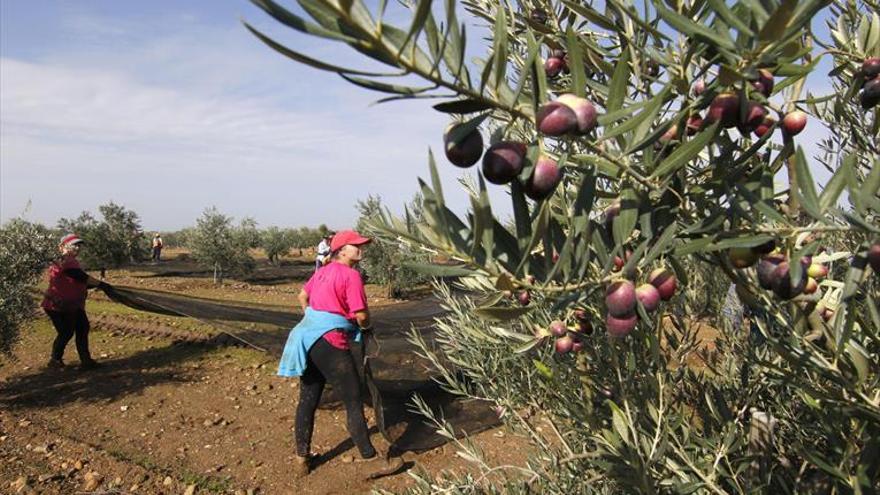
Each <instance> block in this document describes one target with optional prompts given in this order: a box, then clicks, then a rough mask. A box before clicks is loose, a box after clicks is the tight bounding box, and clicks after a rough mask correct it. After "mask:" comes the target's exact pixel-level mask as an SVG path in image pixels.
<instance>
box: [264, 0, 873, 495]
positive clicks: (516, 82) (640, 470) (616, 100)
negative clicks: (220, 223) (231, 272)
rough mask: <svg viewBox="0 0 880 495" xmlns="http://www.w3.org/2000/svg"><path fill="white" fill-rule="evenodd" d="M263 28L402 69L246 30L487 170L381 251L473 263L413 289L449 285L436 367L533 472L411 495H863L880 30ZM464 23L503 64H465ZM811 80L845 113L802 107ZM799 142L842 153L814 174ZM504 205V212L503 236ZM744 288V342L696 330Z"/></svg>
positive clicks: (782, 6) (655, 18) (348, 21)
mask: <svg viewBox="0 0 880 495" xmlns="http://www.w3.org/2000/svg"><path fill="white" fill-rule="evenodd" d="M253 1H254V3H255V4H256V5H258V6H259V7H261V8H262V9H263V10H264V11H265V12H266V13H268V14H269V15H270V16H271V17H273V18H274V19H275V20H277V21H278V22H280V23H282V24H284V25H286V26H288V27H290V28H292V29H295V30H298V31H301V32H303V33H306V34H308V35H311V36H315V37H318V38H321V39H323V40H324V42H326V43H330V42H336V43H339V44H340V45H342V46H345V45H347V46H348V47H350V48H352V49H354V50H355V51H356V52H357V53H359V54H360V55H361V56H362V57H363V58H365V59H371V60H372V61H374V62H375V63H376V64H378V65H379V66H380V67H381V66H385V67H387V68H388V69H387V70H386V71H381V70H364V69H360V68H357V69H355V68H348V67H345V66H343V65H341V64H338V63H335V62H334V61H333V60H328V59H327V57H326V56H325V57H324V58H322V59H321V60H318V59H317V58H314V57H311V56H309V55H307V54H305V53H303V52H302V51H301V50H298V49H297V48H295V47H289V46H285V45H283V44H281V43H279V42H277V41H276V40H274V39H272V38H270V37H268V36H267V35H265V34H264V33H262V32H261V31H259V30H258V29H256V28H254V27H253V26H251V25H250V24H248V25H247V27H248V29H249V30H250V31H251V32H252V33H253V34H254V35H256V36H257V37H258V38H259V39H261V40H262V41H263V42H265V43H266V44H267V45H268V46H269V47H271V48H272V49H274V50H276V51H277V52H279V53H280V54H282V55H284V56H287V57H289V58H291V59H293V60H295V61H296V62H299V63H302V64H306V65H309V66H311V67H314V68H316V69H320V70H324V71H329V72H332V73H336V74H338V75H340V76H341V77H343V78H345V79H346V80H347V81H350V82H351V83H352V84H355V85H357V86H359V87H363V88H367V89H370V90H375V91H378V92H381V93H385V94H386V97H384V98H383V100H382V101H391V100H397V99H428V98H431V99H438V98H439V99H441V100H442V101H440V102H439V103H437V104H435V105H434V107H433V108H434V109H435V110H436V111H439V112H443V113H447V114H450V116H451V119H452V121H453V122H452V124H453V125H451V126H450V127H448V128H447V130H446V131H445V135H444V141H445V149H444V155H445V157H446V159H447V160H448V161H449V162H451V164H452V165H454V166H459V167H470V166H472V165H475V164H476V163H477V162H480V161H481V167H480V174H479V178H478V182H477V184H476V185H475V186H474V187H467V189H468V192H469V194H470V197H471V208H470V211H468V212H467V214H466V215H460V214H458V213H456V212H455V211H453V210H452V209H451V208H450V207H449V206H448V205H447V204H446V200H445V197H444V194H443V186H442V184H441V181H440V179H439V174H438V173H437V164H436V163H435V158H434V157H433V156H429V159H428V161H429V173H430V179H429V180H428V181H420V192H421V194H422V195H423V198H424V201H423V217H424V221H423V222H422V223H421V224H419V225H418V226H415V227H413V226H411V225H408V223H407V222H405V219H399V218H393V217H382V218H379V219H377V220H376V222H375V223H374V226H375V228H376V229H377V230H381V231H382V232H384V234H385V235H386V236H388V237H389V238H394V239H404V240H406V241H407V242H409V243H410V244H411V245H412V246H414V247H417V248H419V249H422V250H426V251H429V252H433V253H436V254H437V255H438V256H442V257H445V258H448V259H451V260H456V261H457V262H458V265H457V266H449V265H443V266H438V265H425V266H424V267H423V270H424V271H425V272H426V273H430V274H433V275H455V276H458V277H459V282H458V283H457V285H458V289H465V290H466V292H465V293H464V295H456V294H460V293H461V291H460V290H459V291H452V290H450V289H449V287H446V286H444V285H442V284H441V285H438V287H437V289H438V291H439V293H440V295H441V296H442V297H443V300H444V303H445V305H446V306H447V307H448V308H449V309H450V313H449V315H448V316H446V317H444V318H441V319H440V320H439V322H438V325H439V332H440V335H439V337H438V338H437V344H436V345H433V346H432V345H427V344H425V343H423V349H422V351H423V353H424V354H425V356H426V357H428V358H430V359H432V361H433V362H434V363H435V365H436V368H437V371H438V372H439V373H441V374H442V376H443V377H445V381H446V385H447V386H448V387H449V388H450V390H453V391H455V392H457V393H459V394H461V395H463V396H466V397H471V398H473V399H475V400H483V401H489V402H491V403H493V404H494V405H495V406H496V407H497V410H498V412H499V415H501V416H502V418H503V419H504V420H505V421H506V422H507V424H508V425H509V426H511V427H512V428H516V429H517V430H519V431H522V432H523V433H524V434H526V435H527V438H529V439H530V441H531V443H532V445H533V447H534V449H533V453H532V455H531V457H530V459H529V463H528V465H527V466H491V465H489V464H488V463H486V462H485V461H484V460H483V459H482V457H481V456H480V455H479V452H478V450H477V449H475V448H474V447H473V446H471V445H470V444H468V443H466V442H462V443H460V445H461V446H462V448H463V449H464V450H465V451H466V453H465V457H466V458H468V459H471V460H472V461H473V462H475V463H476V465H477V466H478V467H479V469H480V471H481V472H480V473H479V474H478V475H466V476H464V477H463V478H456V477H443V478H442V479H439V480H429V479H426V478H422V479H421V480H420V483H419V484H418V485H417V486H416V488H415V489H414V490H415V491H418V492H430V491H435V490H444V491H448V492H450V493H475V492H497V491H501V490H504V491H512V492H520V493H694V492H699V493H792V492H800V493H873V492H874V490H875V489H876V480H877V479H880V455H878V452H880V398H878V394H877V391H878V390H880V356H878V352H880V333H878V329H880V310H878V306H877V301H878V276H877V275H876V272H877V271H878V270H880V259H878V257H880V252H878V251H880V246H878V236H880V220H878V214H880V197H878V188H880V167H878V166H877V165H878V160H880V152H878V148H877V142H878V132H880V121H878V108H877V105H878V102H880V77H878V73H880V59H878V58H877V57H878V55H880V16H878V15H877V11H876V9H877V5H876V3H874V2H873V1H864V0H853V1H843V0H834V1H831V0H803V1H800V2H797V1H795V0H760V1H753V0H739V1H733V2H723V1H712V0H710V1H705V0H681V1H661V0H650V1H646V2H642V3H631V2H620V1H617V0H609V1H605V2H593V1H590V0H587V1H584V2H577V1H571V0H559V1H556V0H554V1H550V0H529V1H519V2H508V1H503V0H502V1H489V0H466V1H463V2H462V3H461V6H459V5H457V4H456V2H454V1H453V0H450V1H447V2H443V5H438V4H436V3H435V2H431V1H430V0H419V1H417V2H406V3H405V4H404V5H406V6H408V7H410V8H411V16H410V17H411V20H410V22H409V23H407V24H406V25H403V26H395V25H392V24H391V23H390V22H388V19H392V18H397V17H398V16H395V15H391V14H390V13H388V12H386V10H387V9H391V8H396V7H397V5H395V4H394V3H393V2H380V3H379V4H378V6H376V7H374V8H373V9H372V10H371V9H370V8H368V7H367V5H366V4H365V3H364V2H362V1H361V0H348V1H344V2H343V1H338V0H299V2H298V3H299V5H300V7H301V9H302V11H303V12H304V14H300V13H299V12H295V11H291V10H288V9H285V8H284V7H282V6H280V5H278V4H277V3H275V2H273V1H272V0H253ZM462 6H463V8H464V10H465V11H466V12H467V13H468V15H469V18H470V19H471V20H472V23H476V24H480V25H481V26H479V27H480V28H481V29H483V28H484V30H483V31H480V33H485V34H486V37H487V38H488V39H489V44H488V46H487V50H486V53H485V55H484V56H482V57H478V58H477V59H476V60H475V61H471V60H470V56H471V53H473V51H474V49H473V48H472V47H469V46H468V43H469V42H471V40H474V39H480V38H481V37H480V36H479V35H477V36H475V35H474V32H475V31H474V30H473V29H471V30H470V31H468V29H467V23H465V22H462V20H461V19H460V17H459V16H460V15H461V13H462V10H461V8H460V7H462ZM823 21H824V23H823ZM820 24H821V25H820ZM822 26H826V28H825V29H819V28H820V27H822ZM826 33H827V34H826ZM324 53H326V51H325V52H324ZM340 58H342V57H340ZM822 60H829V61H831V63H832V65H833V70H832V71H831V72H830V74H828V75H827V78H828V79H830V81H831V82H832V84H833V85H834V91H831V92H829V94H814V93H813V92H811V91H810V88H809V87H807V76H809V75H810V74H811V73H813V72H814V71H815V70H816V68H817V66H818V64H819V62H820V61H822ZM822 77H826V76H824V75H823V76H822ZM414 81H423V84H421V83H416V82H414ZM807 125H809V126H818V125H825V126H827V127H829V128H830V129H832V131H833V133H832V136H831V137H830V138H829V139H827V140H825V141H824V142H822V143H821V146H822V149H823V153H822V156H820V157H812V156H808V153H807V152H806V151H805V149H804V147H803V144H804V143H802V142H801V140H802V139H804V136H806V134H801V132H802V131H803V130H804V127H805V126H807ZM439 132H440V130H439V129H438V133H439ZM485 144H488V148H486V146H485ZM821 168H825V169H826V170H827V171H828V173H829V176H830V179H829V180H827V181H826V182H825V183H824V184H820V183H817V181H816V180H814V175H815V174H816V171H818V170H820V169H821ZM490 187H504V188H506V189H507V190H508V191H509V193H510V201H511V204H512V211H513V216H514V221H513V222H512V225H506V224H505V223H503V222H499V220H498V219H497V218H496V215H495V214H494V213H493V205H492V203H491V201H490V200H489V195H488V194H487V191H488V188H490ZM820 248H824V251H823V250H820ZM872 273H873V274H872ZM731 284H735V291H732V292H731V294H735V295H736V296H737V297H738V299H739V300H740V301H741V302H742V304H743V305H744V306H746V307H747V308H748V309H749V311H750V313H751V316H750V318H749V321H750V325H749V326H750V328H751V330H747V331H743V330H742V329H740V328H731V326H730V325H725V324H724V322H723V321H721V320H722V319H721V318H720V315H718V314H715V315H712V314H711V312H709V314H707V315H706V316H704V317H703V318H702V319H700V318H698V317H697V316H698V315H699V312H695V311H694V308H699V307H708V306H709V305H710V303H711V301H708V302H707V299H706V295H707V294H708V295H709V297H710V298H711V299H717V298H718V297H720V294H723V293H725V291H724V289H725V288H726V287H730V286H731ZM512 294H516V295H517V297H516V298H511V297H510V295H512ZM713 294H715V295H714V296H713ZM714 304H715V306H714V307H718V306H720V305H718V304H717V303H714ZM414 338H416V339H418V336H414ZM450 363H454V365H453V364H450ZM425 412H426V413H427V412H428V411H427V410H426V411H425ZM437 424H438V427H440V428H445V426H444V424H443V423H442V421H440V420H439V419H437Z"/></svg>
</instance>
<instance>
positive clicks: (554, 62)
mask: <svg viewBox="0 0 880 495" xmlns="http://www.w3.org/2000/svg"><path fill="white" fill-rule="evenodd" d="M563 69H565V60H563V59H561V58H558V57H550V58H548V59H547V60H545V61H544V72H545V73H547V77H549V78H551V79H552V78H554V77H556V76H558V75H559V73H560V72H562V71H563Z"/></svg>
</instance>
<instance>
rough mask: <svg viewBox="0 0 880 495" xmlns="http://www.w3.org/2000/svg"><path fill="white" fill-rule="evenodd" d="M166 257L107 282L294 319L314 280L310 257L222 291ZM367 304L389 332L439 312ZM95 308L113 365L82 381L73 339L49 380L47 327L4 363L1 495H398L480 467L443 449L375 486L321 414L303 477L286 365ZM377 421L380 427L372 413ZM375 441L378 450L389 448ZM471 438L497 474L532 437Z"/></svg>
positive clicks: (99, 345)
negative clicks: (421, 480) (312, 463)
mask: <svg viewBox="0 0 880 495" xmlns="http://www.w3.org/2000/svg"><path fill="white" fill-rule="evenodd" d="M169 255H170V256H171V257H172V258H173V259H172V260H171V261H164V262H162V263H160V264H159V265H141V266H136V267H131V268H129V269H126V270H119V271H112V272H108V281H109V282H110V283H112V284H117V285H125V286H131V287H139V288H148V289H155V290H163V291H168V292H179V293H185V294H187V295H190V296H197V297H203V298H210V299H214V300H218V301H235V302H236V303H242V304H250V305H255V306H259V307H265V308H273V309H276V310H278V311H289V312H290V313H291V314H294V315H295V314H298V310H296V309H295V308H294V305H295V297H296V294H297V293H298V292H299V289H300V287H301V285H302V283H304V281H305V279H306V277H308V276H309V275H310V273H311V270H312V264H311V261H310V260H309V259H307V258H302V259H288V260H285V262H284V264H283V266H281V267H272V266H269V265H268V264H267V263H265V261H264V260H261V261H260V267H259V269H258V270H257V271H256V272H255V273H254V274H252V275H251V276H250V277H248V278H245V279H243V280H229V281H226V282H225V283H224V284H223V285H222V286H219V287H218V286H214V285H213V284H212V282H211V280H210V278H209V273H207V272H206V271H204V270H201V269H199V268H198V267H197V266H196V265H194V264H193V263H192V262H190V261H189V260H188V259H187V258H186V256H185V253H180V252H177V253H174V252H172V253H169ZM181 255H183V256H181ZM368 297H369V302H370V305H371V308H373V310H374V313H375V315H376V319H378V320H381V321H384V322H385V323H386V324H387V325H391V324H398V325H400V326H405V325H406V324H407V322H409V321H411V320H413V318H414V316H413V315H414V314H416V316H418V317H420V318H425V317H428V318H429V317H430V315H431V314H432V312H433V313H436V311H437V310H438V309H439V308H436V305H435V304H434V303H433V302H432V301H430V300H429V299H422V300H420V301H406V302H404V301H395V300H391V299H388V298H387V297H384V290H382V289H381V288H379V287H375V286H368ZM87 309H88V312H89V315H90V318H91V320H92V333H91V349H92V354H93V356H94V357H96V358H97V359H98V360H99V361H101V362H102V363H103V364H104V367H103V368H101V369H99V370H94V371H88V372H85V371H79V370H77V369H76V367H75V365H76V364H77V358H76V352H75V349H74V346H73V343H72V342H71V344H70V345H69V346H68V349H67V353H66V354H65V358H66V361H67V362H68V363H69V366H68V367H66V368H64V369H62V370H47V369H46V368H45V367H44V365H45V362H46V360H47V358H48V353H49V349H50V347H51V342H52V339H53V338H54V335H55V332H54V329H52V327H51V325H50V324H49V322H48V319H46V318H39V319H38V320H37V321H36V322H35V323H34V324H32V325H31V326H30V327H29V328H28V329H26V330H25V331H24V334H23V339H22V341H21V343H20V345H19V346H18V347H17V349H16V351H15V356H14V358H15V359H14V360H13V361H9V360H4V361H0V459H2V460H3V462H0V493H41V494H42V493H47V494H51V493H65V494H66V493H147V494H154V493H155V494H159V493H162V494H180V493H189V494H191V493H241V494H245V493H266V494H276V493H277V494H284V493H298V494H303V493H308V494H332V493H365V492H369V491H370V490H371V489H386V490H392V491H399V490H402V489H404V488H405V487H406V486H409V485H410V484H412V483H413V480H412V478H411V477H410V476H409V475H408V473H411V472H419V471H424V472H427V473H432V474H438V473H440V472H441V471H452V472H455V471H462V470H467V469H471V468H470V467H469V466H468V465H467V463H466V462H465V461H464V460H462V459H461V458H460V457H458V456H456V455H455V450H456V449H455V446H454V445H452V444H447V445H445V446H442V447H439V448H436V449H433V450H429V451H426V452H420V453H415V452H407V453H404V454H403V457H404V460H405V468H406V469H405V470H404V471H402V472H400V473H399V474H396V475H393V476H389V477H386V478H383V479H380V480H376V481H373V482H365V481H364V480H363V477H364V470H365V467H364V465H363V464H360V463H356V462H353V461H354V460H355V459H356V458H357V457H358V455H357V453H356V450H355V449H354V447H353V445H352V443H351V441H350V439H348V434H347V432H346V429H345V413H344V411H341V410H334V409H322V410H319V411H318V415H317V419H316V425H315V435H314V442H313V448H314V449H315V450H317V451H319V452H321V453H322V455H321V457H320V458H319V460H318V463H317V464H318V466H317V468H316V469H315V471H313V472H312V473H311V474H310V475H309V476H307V477H305V478H302V479H295V478H294V477H293V475H292V471H291V463H292V461H293V447H292V443H293V442H292V433H293V432H292V429H293V412H294V407H295V403H296V397H297V395H298V391H297V382H296V380H290V379H283V378H280V377H278V376H276V375H275V369H276V366H277V358H275V357H274V356H272V355H270V354H266V353H262V352H259V351H256V350H253V349H250V348H247V347H240V346H234V345H229V344H231V342H229V341H226V342H224V341H222V340H218V339H212V338H211V335H213V334H215V333H216V329H213V328H211V327H209V326H206V325H205V324H204V323H202V322H199V321H194V320H190V319H186V318H177V317H167V316H161V315H154V314H146V313H140V312H137V311H134V310H131V309H129V308H125V307H123V306H120V305H118V304H114V303H112V302H110V301H108V300H107V299H106V298H105V297H102V295H100V294H96V295H93V296H91V297H90V300H89V303H88V308H87ZM285 337H286V335H285ZM70 365H73V366H70ZM367 416H368V420H369V421H370V424H371V425H373V424H374V421H373V414H372V411H371V410H370V409H369V408H368V409H367ZM371 432H372V434H373V441H374V443H375V444H376V445H377V446H379V447H383V446H385V445H386V443H385V441H384V440H383V439H382V437H381V435H380V434H379V433H378V432H377V431H376V428H375V427H373V428H372V430H371ZM473 439H474V440H475V441H476V443H477V444H478V445H479V446H480V447H481V448H482V449H483V451H484V452H485V454H486V456H487V457H488V459H489V460H490V461H492V462H493V463H504V464H522V463H524V462H525V449H524V446H525V444H526V442H525V440H524V439H523V438H520V437H517V436H515V435H513V434H511V433H509V432H507V431H505V430H504V429H502V428H492V429H489V430H487V431H483V432H481V433H479V434H476V435H475V436H474V437H473Z"/></svg>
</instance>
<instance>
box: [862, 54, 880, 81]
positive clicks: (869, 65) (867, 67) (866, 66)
mask: <svg viewBox="0 0 880 495" xmlns="http://www.w3.org/2000/svg"><path fill="white" fill-rule="evenodd" d="M878 74H880V57H868V58H866V59H865V61H864V62H862V75H863V76H864V77H865V79H868V80H870V79H874V78H875V77H877V75H878Z"/></svg>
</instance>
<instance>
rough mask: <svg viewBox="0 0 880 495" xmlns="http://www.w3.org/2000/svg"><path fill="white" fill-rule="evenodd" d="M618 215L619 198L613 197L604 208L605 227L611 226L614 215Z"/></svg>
mask: <svg viewBox="0 0 880 495" xmlns="http://www.w3.org/2000/svg"><path fill="white" fill-rule="evenodd" d="M617 215H620V199H615V200H614V201H612V202H611V204H610V205H608V208H605V227H606V228H609V229H610V228H611V225H612V223H613V222H614V219H615V217H617Z"/></svg>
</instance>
